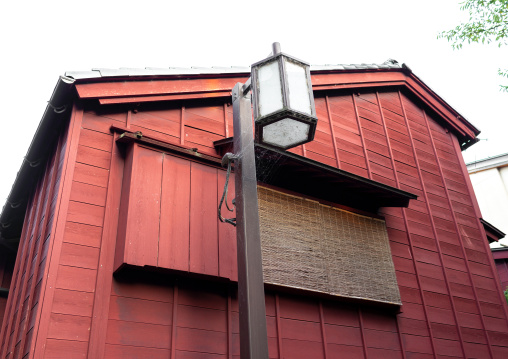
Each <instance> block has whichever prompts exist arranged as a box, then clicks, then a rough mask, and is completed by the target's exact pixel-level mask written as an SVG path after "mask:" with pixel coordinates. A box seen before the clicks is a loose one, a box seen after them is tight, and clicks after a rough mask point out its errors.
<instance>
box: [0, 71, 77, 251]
mask: <svg viewBox="0 0 508 359" xmlns="http://www.w3.org/2000/svg"><path fill="white" fill-rule="evenodd" d="M74 81H75V80H74V79H72V78H69V77H65V76H60V78H59V79H58V82H57V84H56V86H55V89H54V90H53V94H52V95H51V98H50V100H49V101H48V105H47V106H46V110H45V111H44V115H43V116H42V119H41V122H40V123H39V127H38V128H37V131H36V132H35V135H34V137H33V139H32V143H31V144H30V147H29V149H28V152H27V154H26V156H25V158H24V160H23V163H22V165H21V168H20V170H19V171H18V174H17V176H16V180H15V181H14V184H13V186H12V189H11V192H10V194H9V196H8V197H7V201H6V203H5V205H4V206H3V208H2V212H1V214H0V244H3V245H5V246H7V247H9V248H12V249H16V246H17V244H18V242H19V236H20V233H21V229H22V227H23V221H24V217H25V211H26V208H27V204H28V201H29V199H30V196H31V195H32V191H33V190H34V189H35V185H36V183H37V181H38V179H39V176H40V174H41V172H42V170H43V169H44V167H45V164H46V161H47V160H48V157H49V155H50V154H51V152H52V149H53V147H54V143H55V140H56V139H57V138H58V136H59V134H60V131H61V129H62V127H63V126H64V125H65V123H66V120H67V119H68V118H69V116H70V114H71V112H72V101H73V99H74V93H75V92H74V91H72V90H73V87H74Z"/></svg>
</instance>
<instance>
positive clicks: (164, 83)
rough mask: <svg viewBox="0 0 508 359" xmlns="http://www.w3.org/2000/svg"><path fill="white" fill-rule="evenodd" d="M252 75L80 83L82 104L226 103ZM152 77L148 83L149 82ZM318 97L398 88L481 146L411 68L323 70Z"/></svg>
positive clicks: (317, 75)
mask: <svg viewBox="0 0 508 359" xmlns="http://www.w3.org/2000/svg"><path fill="white" fill-rule="evenodd" d="M249 75H250V74H248V73H247V74H245V73H244V74H210V75H206V76H205V75H186V76H178V75H171V76H139V77H123V78H122V77H117V78H111V77H107V78H95V79H92V80H86V79H85V80H76V90H77V93H78V95H79V97H80V98H81V99H96V100H98V101H99V103H101V104H104V105H106V104H119V103H139V102H153V101H171V100H186V99H203V98H220V97H222V98H225V97H229V96H231V89H232V88H233V87H234V85H235V84H236V83H237V82H245V81H246V80H247V79H248V77H249ZM147 77H149V79H147ZM312 84H313V89H314V91H315V92H321V91H330V90H338V89H359V88H386V87H399V88H402V89H405V90H406V91H408V92H409V93H411V94H412V95H414V96H416V97H417V98H418V99H420V100H421V101H422V102H423V103H424V104H425V105H427V106H428V107H429V108H430V109H431V110H432V111H434V112H435V113H437V114H438V115H439V116H440V117H441V118H442V119H443V121H444V122H445V123H446V124H447V125H448V126H449V128H450V129H451V130H452V131H453V132H454V133H455V134H456V136H457V137H458V138H459V140H460V141H461V145H462V147H463V148H466V147H468V146H470V145H471V144H473V143H475V142H476V141H477V139H476V136H478V134H479V133H480V131H479V130H478V129H477V128H476V127H474V126H473V125H472V124H471V123H469V122H468V121H467V120H466V119H465V118H464V117H462V116H461V115H460V114H459V113H458V112H457V111H455V110H454V109H453V108H452V107H451V106H450V105H448V103H446V102H445V101H444V100H443V99H442V98H441V97H439V96H438V95H437V94H436V93H435V92H434V91H432V90H431V89H430V88H429V87H428V86H427V85H426V84H425V83H424V82H423V81H421V80H420V79H419V78H418V77H417V76H416V75H414V74H413V73H412V72H411V71H410V70H409V69H408V68H407V67H404V68H400V69H355V70H319V71H313V72H312Z"/></svg>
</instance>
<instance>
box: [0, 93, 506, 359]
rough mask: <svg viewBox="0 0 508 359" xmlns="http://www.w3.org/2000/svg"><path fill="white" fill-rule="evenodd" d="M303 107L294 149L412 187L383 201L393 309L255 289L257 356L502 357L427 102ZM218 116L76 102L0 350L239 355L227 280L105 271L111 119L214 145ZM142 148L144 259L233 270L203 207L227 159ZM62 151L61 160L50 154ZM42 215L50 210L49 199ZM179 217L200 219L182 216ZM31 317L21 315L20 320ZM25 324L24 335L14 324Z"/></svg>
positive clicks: (474, 237) (340, 99)
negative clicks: (312, 131)
mask: <svg viewBox="0 0 508 359" xmlns="http://www.w3.org/2000/svg"><path fill="white" fill-rule="evenodd" d="M316 110H317V114H318V117H319V122H318V128H317V131H316V137H315V141H314V142H311V143H309V144H306V145H305V146H301V147H299V148H297V149H295V150H294V152H295V153H299V154H301V155H305V156H307V157H308V158H311V159H314V160H317V161H320V162H322V163H325V164H328V165H331V166H335V167H338V168H341V169H344V170H347V171H350V172H353V173H356V174H358V175H361V176H364V177H367V178H372V179H373V180H376V181H379V182H382V183H385V184H388V185H391V186H395V187H398V188H401V189H403V190H407V191H410V192H413V193H416V194H418V195H419V199H418V200H417V201H412V203H411V205H410V207H409V208H408V209H404V210H402V209H385V210H384V211H383V215H384V216H385V217H386V220H387V226H388V231H389V237H390V244H391V248H392V254H393V260H394V263H395V268H396V273H397V278H398V281H399V285H400V290H401V295H402V300H403V303H404V304H403V306H402V313H401V314H400V315H398V316H395V315H393V314H388V313H384V312H383V311H382V310H378V309H375V308H372V307H370V306H369V305H361V306H358V305H346V304H341V303H339V302H335V301H322V300H318V299H313V298H303V297H297V296H289V295H285V294H282V293H277V292H272V293H267V296H266V303H267V322H268V333H269V348H270V358H282V357H291V358H310V357H312V358H327V359H328V358H341V357H347V358H379V357H390V358H435V357H464V356H472V357H475V356H476V357H482V358H483V357H485V358H488V357H504V356H506V355H508V354H507V350H508V349H507V345H508V344H507V343H508V340H507V338H508V328H507V327H506V323H507V319H506V318H505V317H504V310H503V303H502V302H501V301H500V297H499V295H498V294H497V293H496V292H495V291H494V290H493V288H495V286H494V284H493V283H494V282H493V281H495V280H496V277H495V273H494V272H493V271H492V269H493V267H492V265H491V264H490V262H489V260H488V255H489V254H488V253H487V249H486V247H485V246H484V244H483V241H484V239H483V238H482V236H481V231H480V229H479V228H478V225H477V221H476V215H475V212H474V209H473V202H472V199H471V196H470V192H469V189H468V187H467V185H466V184H467V182H466V180H465V177H464V176H465V175H464V173H463V171H462V170H461V168H460V165H459V163H460V162H459V161H460V159H459V158H458V157H457V153H456V151H455V147H454V144H453V142H452V141H453V138H452V137H450V134H448V133H447V131H446V130H445V129H444V128H443V127H441V125H439V124H438V121H437V119H435V118H434V115H433V114H432V113H427V112H425V111H424V110H423V109H422V108H421V107H419V106H418V105H416V104H415V103H414V102H413V101H412V99H410V98H408V97H406V95H404V94H403V93H399V92H397V91H393V92H380V93H376V92H375V91H364V92H361V93H360V94H358V93H340V94H338V93H330V94H328V96H320V97H317V98H316ZM230 119H231V108H230V107H228V106H227V105H225V104H223V103H220V104H217V103H216V102H210V103H206V104H202V105H201V106H195V105H192V104H191V103H188V104H185V107H184V106H183V105H182V104H177V105H170V106H169V107H168V106H166V107H163V106H162V105H161V106H151V105H144V107H143V105H142V106H140V107H138V108H136V109H135V110H132V111H131V110H129V111H127V110H125V109H122V108H114V107H112V108H111V109H108V108H105V109H96V110H92V109H90V110H89V111H85V112H84V113H83V116H82V121H79V125H77V124H76V123H75V126H77V127H74V130H73V131H74V132H72V131H71V135H70V136H71V137H72V138H73V141H75V140H77V139H79V141H78V142H72V141H68V142H65V143H64V142H62V143H61V145H60V147H61V150H60V153H61V154H62V155H61V156H58V157H59V162H58V165H59V167H58V168H59V170H58V171H57V174H58V175H57V176H56V178H54V179H53V178H52V177H51V176H49V175H48V176H47V178H46V177H45V179H44V181H45V182H43V183H44V185H43V184H41V185H40V186H39V189H38V190H37V192H36V193H35V197H34V206H31V207H30V208H31V211H30V212H29V213H27V221H26V225H25V229H24V232H23V239H22V242H21V243H22V245H20V250H19V256H20V258H21V260H24V261H25V262H26V263H27V265H18V266H17V267H16V268H15V276H14V277H13V288H14V291H13V292H12V293H13V294H12V295H10V296H9V301H13V302H14V301H16V302H17V303H21V300H22V298H23V295H22V294H23V293H32V292H33V293H35V294H34V295H33V296H31V297H29V299H28V302H27V304H28V303H30V306H31V307H32V309H30V311H27V313H26V314H25V313H23V310H21V311H20V312H19V313H18V312H16V308H20V309H21V308H22V306H19V305H18V306H13V305H11V306H9V304H8V307H7V310H6V316H9V317H10V318H18V319H15V320H14V319H12V320H11V321H9V322H8V323H12V324H10V327H9V328H5V329H3V331H2V333H1V335H0V340H1V341H2V342H3V343H4V346H3V348H6V349H4V351H3V352H2V357H6V356H8V353H9V352H11V351H12V352H13V353H14V350H16V349H15V348H16V345H17V344H18V343H19V344H20V345H21V343H22V341H23V340H24V342H23V343H26V344H24V345H25V347H27V348H28V349H29V348H30V345H32V347H31V348H32V349H34V350H33V356H31V357H36V358H40V357H47V358H55V357H59V355H60V354H61V353H66V355H67V358H83V357H86V356H87V355H88V356H89V357H102V356H103V357H107V358H115V357H122V358H136V357H140V356H148V357H153V358H168V357H169V358H188V359H191V358H205V357H206V358H226V357H227V358H235V357H238V355H239V348H238V324H237V321H238V312H237V311H238V309H237V302H236V298H235V296H234V294H233V293H231V291H230V289H229V288H228V287H227V285H222V284H215V285H214V286H211V287H208V286H206V285H205V284H203V283H201V282H199V283H198V284H192V281H188V282H187V283H179V282H174V281H173V282H170V283H168V280H167V279H164V280H161V279H157V278H150V277H149V276H140V277H137V278H132V280H130V281H118V280H116V279H114V278H113V277H112V273H111V271H112V267H113V261H114V250H115V244H116V223H118V220H117V218H118V204H116V205H114V204H112V203H116V202H115V201H117V202H120V195H121V193H122V190H121V187H122V186H121V185H120V184H121V176H122V171H123V169H122V168H123V167H122V166H123V158H122V157H121V153H117V154H116V155H114V156H112V153H113V152H115V149H116V147H115V146H116V145H115V144H114V142H113V136H112V135H111V133H110V127H111V125H115V126H117V127H126V128H128V129H129V130H131V131H141V132H142V133H143V134H144V135H149V136H151V137H154V138H157V139H160V140H164V141H167V142H170V143H173V144H178V145H183V146H185V147H191V148H198V149H199V151H201V152H204V153H208V154H213V155H217V154H216V152H215V150H214V149H213V144H212V143H213V141H215V140H217V139H221V138H224V137H226V136H227V135H228V134H231V133H232V130H231V121H230ZM66 146H67V147H66ZM73 151H74V152H73ZM144 151H151V150H149V149H144ZM151 152H153V153H152V155H151V156H150V158H149V159H148V160H147V162H145V165H147V164H149V165H148V167H146V168H145V169H141V170H140V173H141V176H142V177H143V173H147V172H149V171H150V172H151V171H152V170H155V169H156V170H157V171H159V172H160V173H159V172H158V173H159V174H160V175H157V176H151V177H150V178H152V179H154V180H155V182H157V181H158V183H155V182H154V183H153V184H154V185H155V184H157V186H158V187H157V186H156V188H155V187H153V186H150V190H152V191H153V190H154V188H155V192H156V193H158V195H159V198H160V200H159V202H157V200H154V201H153V203H154V206H155V207H154V210H155V209H156V210H157V211H158V212H157V213H158V215H160V216H162V217H163V218H165V219H167V221H161V223H160V227H159V228H145V230H146V231H151V230H153V231H155V232H157V233H155V232H154V235H153V236H150V237H151V238H155V239H156V241H155V242H154V243H152V245H153V246H151V247H150V250H153V251H155V252H154V253H156V255H155V257H153V256H152V257H151V258H152V259H151V262H150V263H153V265H154V266H161V267H171V268H175V269H179V270H184V271H195V272H199V273H203V274H208V275H211V276H220V277H225V278H230V279H232V280H236V270H235V268H236V255H235V251H236V247H235V240H234V233H233V232H232V231H231V230H225V229H224V228H225V227H224V226H225V225H224V224H219V223H218V222H217V220H216V219H215V218H216V217H215V215H214V214H210V215H203V211H205V212H206V210H207V208H209V206H208V205H207V203H217V202H218V200H219V198H220V196H221V194H222V193H221V191H222V188H223V184H224V180H225V175H224V172H223V171H221V170H218V169H216V168H212V167H208V166H204V165H200V164H197V163H192V162H188V161H185V160H181V159H177V158H175V157H171V156H167V155H165V154H163V153H162V152H158V151H151ZM63 153H67V157H66V158H67V160H68V161H71V162H72V163H71V162H68V163H65V164H64V163H62V162H63V160H64V158H63V157H64V156H63ZM150 160H153V161H155V162H154V163H152V162H150ZM115 166H116V167H115ZM113 168H116V169H115V170H113ZM62 171H63V172H62ZM115 171H116V172H115ZM126 172H127V170H126ZM126 172H125V173H126ZM48 173H50V171H48ZM111 173H115V175H114V176H113V177H111V176H112V175H111ZM175 173H178V175H175ZM61 175H65V181H66V182H65V183H66V184H64V188H63V189H61V190H60V192H61V194H60V197H59V200H60V201H62V202H61V203H60V204H59V205H57V204H56V203H54V202H55V198H56V197H55V196H52V197H51V198H52V202H51V203H52V207H51V208H57V209H58V221H59V222H58V223H56V224H53V223H50V224H46V225H40V224H38V223H40V218H42V217H43V214H44V213H46V207H47V205H45V204H44V198H45V197H47V195H46V194H45V193H46V192H47V191H48V190H47V189H46V190H45V189H41V188H52V187H51V186H50V185H49V184H50V183H51V182H52V181H53V182H54V183H55V184H56V183H58V181H60V177H61ZM50 177H51V178H50ZM212 177H213V178H214V180H213V181H209V180H208V179H209V178H212ZM147 179H148V177H146V178H145V180H147ZM172 181H177V183H178V185H177V188H178V189H179V190H178V191H177V193H176V192H175V193H173V192H171V193H167V192H165V191H166V190H167V189H169V188H174V187H172V186H168V185H167V184H168V183H171V182H172ZM60 192H59V193H60ZM155 192H154V193H155ZM230 193H232V192H230ZM124 195H125V192H124ZM65 196H67V197H65ZM156 197H157V196H156ZM65 198H67V200H66V199H65ZM187 198H188V199H189V200H188V201H187V200H186V199H187ZM41 200H42V201H41ZM122 200H123V198H122ZM65 201H67V202H65ZM39 202H40V203H39ZM44 206H46V207H44ZM107 208H109V209H107ZM210 208H211V207H210ZM115 211H116V212H115ZM115 213H116V214H115ZM187 214H188V215H187ZM47 216H48V218H49V217H51V218H52V217H53V216H52V212H51V210H50V211H49V212H48V214H47ZM105 217H106V218H111V219H112V220H108V221H104V218H105ZM55 218H56V217H55ZM189 218H193V221H194V219H195V220H197V221H200V222H199V225H197V223H196V225H195V226H194V225H192V226H191V224H190V220H189ZM212 218H213V220H212ZM111 222H113V224H112V223H111ZM120 223H121V219H120ZM42 229H45V231H46V232H48V231H49V230H50V229H53V230H55V231H56V232H55V233H60V236H59V237H58V238H56V239H55V240H54V243H52V244H51V245H52V247H51V246H49V244H46V243H49V241H45V242H44V244H43V245H38V244H37V245H35V243H36V242H35V241H37V237H38V235H34V234H36V233H37V231H40V230H42ZM126 235H128V233H126ZM32 238H35V240H34V239H32ZM44 238H45V239H46V238H49V236H48V234H44ZM170 238H172V239H175V240H174V241H170V240H169V239H170ZM30 241H34V242H33V243H34V244H30V243H32V242H30ZM186 241H188V242H186ZM34 245H35V247H34ZM45 245H47V246H48V247H47V248H46V247H44V246H45ZM37 246H39V247H37ZM152 247H153V248H152ZM36 248H46V249H45V250H46V251H47V252H43V253H50V255H49V256H48V257H47V258H46V257H45V255H42V256H40V257H41V259H40V260H39V263H38V268H39V269H37V270H38V272H37V273H40V274H41V276H42V273H43V270H42V269H44V271H45V273H46V274H47V276H48V277H47V278H48V279H47V282H44V283H47V286H46V287H45V288H46V290H45V292H43V294H41V298H43V299H44V307H43V308H40V303H38V301H37V300H36V298H37V295H38V294H37V291H39V290H40V289H41V288H40V287H37V284H36V285H35V286H34V285H33V283H34V281H32V282H29V279H26V280H25V278H28V277H30V276H33V274H32V270H31V268H37V266H36V265H35V264H36V263H37V260H38V259H35V261H36V262H34V264H28V260H27V259H26V258H29V257H30V256H29V255H30V253H32V254H33V253H36V251H37V250H38V249H37V250H36ZM32 257H33V255H32ZM47 259H50V260H51V263H49V262H48V266H46V260H47ZM18 262H19V260H18ZM26 270H28V272H27V273H25V272H23V271H26ZM34 270H36V269H34ZM34 273H35V272H34ZM41 279H42V277H41V278H39V277H38V280H37V283H42V282H41ZM48 288H49V289H48ZM14 293H15V294H14ZM98 293H100V295H98ZM25 297H26V296H25ZM31 298H33V299H31ZM13 308H14V309H13ZM18 311H19V310H18ZM28 313H29V314H28ZM35 313H40V318H39V319H37V318H34V315H35ZM27 315H29V316H27ZM23 318H25V319H23ZM28 318H29V319H28ZM204 318H205V319H206V320H205V319H204ZM28 322H29V323H32V322H33V324H30V325H29V326H25V324H24V323H28ZM32 326H33V327H34V329H33V330H32V333H34V335H35V334H36V337H37V340H36V341H35V340H30V337H29V336H26V335H25V334H23V333H27V332H28V330H25V329H23V328H31V327H32ZM18 333H21V334H20V335H21V337H20V338H19V340H17V337H18V336H19V335H18ZM100 333H103V334H100ZM23 335H25V336H26V339H23ZM30 335H32V334H30ZM34 338H35V336H34ZM15 339H16V340H15ZM30 343H31V344H30ZM18 350H20V347H18ZM25 353H27V351H26V350H24V351H23V354H25ZM31 353H32V352H31ZM12 357H15V356H12ZM18 357H22V354H20V355H18Z"/></svg>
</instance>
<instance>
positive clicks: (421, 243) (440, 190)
mask: <svg viewBox="0 0 508 359" xmlns="http://www.w3.org/2000/svg"><path fill="white" fill-rule="evenodd" d="M228 110H229V108H228ZM316 110H317V113H318V116H319V122H318V128H317V131H316V137H315V141H314V142H311V143H309V144H306V145H303V146H300V147H299V148H296V149H294V150H293V152H295V153H298V154H301V155H305V156H306V157H309V158H312V159H314V160H317V161H320V162H323V163H326V164H328V165H331V166H336V167H338V168H341V169H344V170H347V171H350V172H353V173H356V174H359V175H362V176H365V177H368V178H371V179H373V180H376V181H379V182H382V183H385V184H388V185H391V186H395V187H398V188H401V189H403V190H407V191H410V192H413V193H416V194H418V195H419V199H418V200H417V201H412V203H411V204H410V206H409V208H408V209H389V208H387V209H384V210H383V214H384V216H385V217H386V220H387V226H388V230H389V235H390V240H391V246H392V254H393V259H394V262H395V267H396V271H397V277H398V281H399V285H400V289H401V292H402V296H403V302H404V305H403V307H402V313H401V314H400V315H399V320H398V322H399V323H398V325H399V327H400V340H401V341H402V343H403V345H404V346H405V350H406V354H405V356H407V357H411V356H412V355H422V356H424V355H430V356H440V355H452V356H453V355H456V354H458V355H459V356H461V357H464V356H465V357H467V356H471V355H479V353H482V355H484V356H485V357H490V356H494V357H496V353H503V352H505V351H507V350H508V349H507V345H508V344H507V343H508V342H506V341H505V339H506V338H508V327H507V324H506V323H507V320H506V316H505V311H504V309H503V305H504V303H503V302H502V301H501V299H500V297H499V295H498V294H497V292H496V291H497V288H496V284H495V278H496V277H495V273H494V272H493V267H492V264H491V260H490V258H489V251H488V247H487V246H486V244H485V241H484V240H483V236H482V233H481V227H480V224H479V222H478V220H477V214H476V213H475V211H474V206H473V199H472V197H471V193H470V188H468V184H467V181H468V180H467V177H466V176H465V174H464V171H463V169H462V168H461V165H460V164H461V162H462V158H461V157H460V152H457V144H456V139H455V138H454V137H453V136H452V135H451V134H450V133H448V132H447V131H446V130H445V129H444V128H443V127H441V125H439V123H438V121H439V119H437V118H436V116H435V115H434V114H433V113H431V112H429V113H427V112H425V111H424V110H423V108H422V107H421V106H419V105H417V104H416V103H414V102H413V100H412V99H410V98H408V97H406V96H405V95H404V94H402V93H399V92H381V93H376V92H365V93H361V94H359V95H357V94H351V93H349V94H344V95H340V96H338V95H333V96H331V95H330V96H325V97H317V98H316ZM200 111H201V112H202V113H206V109H204V108H202V109H200ZM187 112H188V109H185V111H184V112H182V113H183V115H182V116H183V117H185V115H186V114H187ZM218 112H220V109H219V108H215V109H211V110H210V111H209V112H208V116H209V117H215V118H217V119H220V118H221V117H222V118H224V117H226V118H227V116H231V113H230V112H229V113H228V111H226V116H224V115H222V116H220V115H214V113H215V114H216V113H218ZM218 128H220V126H216V129H218ZM184 130H186V128H185V129H184ZM216 132H217V134H220V131H218V130H216ZM203 133H204V132H203ZM175 137H176V136H175ZM168 138H169V137H166V139H168ZM203 139H204V137H203ZM216 139H217V138H216V137H214V136H209V137H208V142H206V141H203V142H202V145H203V146H205V145H206V144H207V143H208V146H206V147H210V145H211V142H213V141H214V140H216ZM169 140H171V138H169ZM173 142H176V139H174V140H173ZM184 144H185V140H184ZM208 153H210V154H212V152H208ZM196 166H200V165H196ZM203 167H205V166H203ZM219 172H221V171H219ZM215 176H216V175H215V174H214V175H213V176H211V178H212V182H214V181H215V180H214V178H215ZM191 183H192V181H191ZM214 191H215V188H214ZM214 204H215V203H214ZM184 210H186V209H184ZM190 218H193V217H190ZM220 227H221V225H220V226H219V228H220ZM191 228H192V225H191ZM198 228H201V227H199V226H198ZM209 228H210V232H211V233H214V235H213V239H211V240H210V242H208V243H203V245H205V246H206V245H209V244H210V243H211V244H213V245H214V246H216V237H215V233H216V229H215V228H216V227H215V224H213V226H212V227H209ZM201 238H202V239H203V238H208V237H201ZM194 247H195V248H197V249H198V248H199V246H198V247H196V246H195V245H194ZM189 248H191V251H192V246H190V247H189ZM196 253H199V251H198V252H196ZM211 253H212V254H213V262H214V263H215V261H216V257H215V256H216V253H217V251H216V249H214V250H212V252H211ZM211 253H209V252H207V255H212V254H211ZM189 258H190V259H189V263H188V264H189V266H190V267H189V268H191V267H192V269H191V271H197V272H199V273H206V274H210V275H217V274H216V269H215V268H213V270H207V269H205V266H204V265H202V264H199V265H197V266H192V264H191V263H193V261H194V262H197V263H200V262H199V261H198V259H200V260H201V261H205V260H206V258H205V257H204V256H197V257H196V256H194V257H193V256H192V255H190V257H189ZM218 262H219V266H220V263H222V262H221V260H220V258H219V261H218ZM233 268H234V267H233ZM473 333H475V335H473ZM501 338H504V339H502V340H501Z"/></svg>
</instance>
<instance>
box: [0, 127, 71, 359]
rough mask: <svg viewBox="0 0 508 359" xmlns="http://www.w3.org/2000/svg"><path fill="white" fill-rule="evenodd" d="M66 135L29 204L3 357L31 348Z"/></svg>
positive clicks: (0, 349)
mask: <svg viewBox="0 0 508 359" xmlns="http://www.w3.org/2000/svg"><path fill="white" fill-rule="evenodd" d="M66 139H67V138H66V136H65V133H63V134H62V135H61V137H60V139H59V140H58V144H57V146H56V149H55V150H54V152H53V154H52V156H50V159H49V161H48V163H47V165H46V170H45V172H44V173H43V175H42V177H41V178H40V179H39V181H38V183H37V186H36V188H35V192H34V194H33V196H32V198H31V200H30V203H29V205H28V207H27V213H26V215H25V224H24V227H23V232H22V235H21V238H20V242H19V248H18V254H17V259H16V264H15V267H14V271H13V273H12V280H11V281H10V292H9V297H8V300H7V303H6V308H5V315H4V320H3V324H2V330H1V333H0V357H1V358H22V357H24V356H25V355H27V354H28V353H29V352H30V346H31V345H32V339H33V333H34V329H35V328H34V326H35V321H36V317H37V315H38V306H39V303H40V293H41V289H42V279H43V273H44V269H45V266H46V261H47V253H48V246H49V243H50V238H51V236H52V233H51V228H52V222H53V219H54V209H55V204H56V202H57V198H56V195H55V194H56V193H57V192H58V187H59V182H60V177H61V164H62V158H63V153H64V152H65V144H66Z"/></svg>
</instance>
